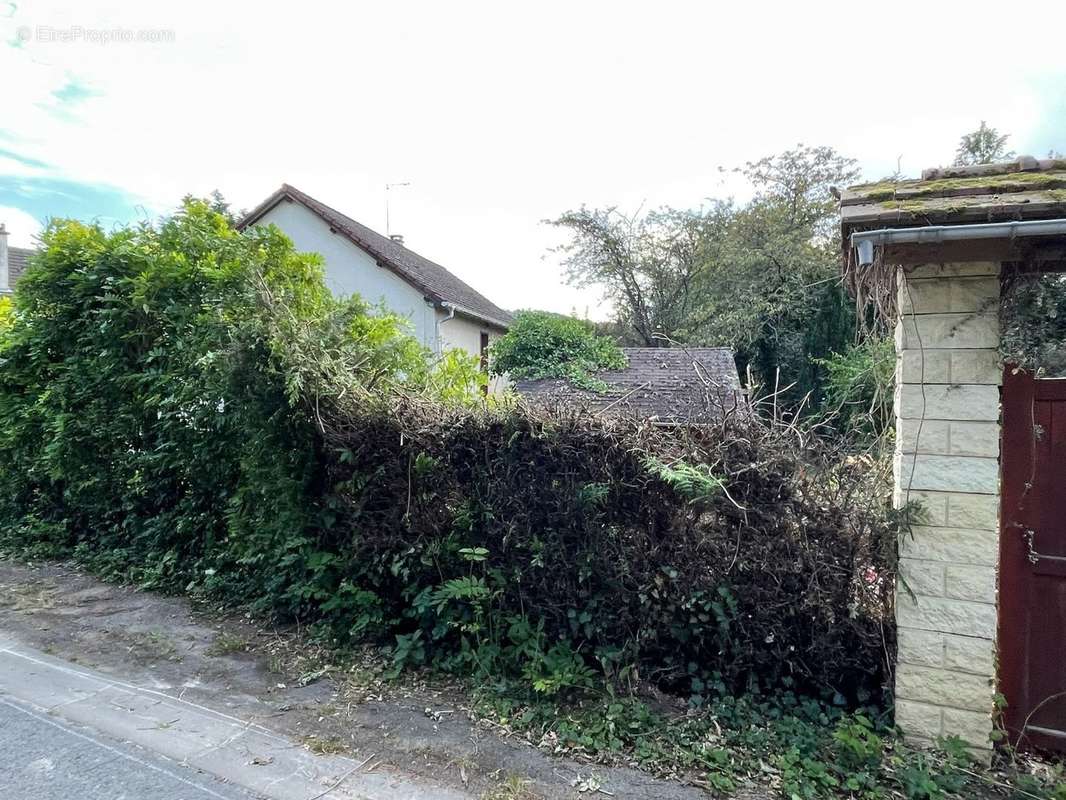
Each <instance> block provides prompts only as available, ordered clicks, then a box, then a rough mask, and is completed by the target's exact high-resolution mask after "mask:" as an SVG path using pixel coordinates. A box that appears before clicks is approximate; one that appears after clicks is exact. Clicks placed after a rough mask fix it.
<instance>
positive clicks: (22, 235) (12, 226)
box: [0, 206, 43, 247]
mask: <svg viewBox="0 0 1066 800" xmlns="http://www.w3.org/2000/svg"><path fill="white" fill-rule="evenodd" d="M0 222H2V223H4V226H5V227H6V228H7V231H8V240H7V243H8V244H9V245H11V246H12V247H36V246H37V240H36V237H37V236H38V235H39V234H40V232H41V230H42V229H43V226H42V224H41V220H39V219H37V218H36V217H34V216H33V215H32V214H28V213H26V212H25V211H23V210H22V209H21V208H13V207H12V206H0Z"/></svg>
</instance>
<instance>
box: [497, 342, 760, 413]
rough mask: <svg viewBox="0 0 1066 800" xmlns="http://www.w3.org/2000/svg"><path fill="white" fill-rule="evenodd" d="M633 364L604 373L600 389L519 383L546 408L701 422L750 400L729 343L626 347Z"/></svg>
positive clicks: (598, 375) (546, 380)
mask: <svg viewBox="0 0 1066 800" xmlns="http://www.w3.org/2000/svg"><path fill="white" fill-rule="evenodd" d="M622 350H623V352H624V353H625V355H626V358H627V360H628V361H629V365H628V366H627V367H626V368H625V369H621V370H609V371H604V372H598V373H596V374H595V377H596V378H598V379H600V380H601V381H603V382H604V383H606V384H607V390H606V391H605V392H603V393H597V392H592V391H588V390H586V389H581V388H579V387H576V386H574V385H573V384H572V383H570V382H569V381H566V380H562V379H557V378H543V379H540V380H521V381H518V382H516V384H515V390H516V391H517V392H518V393H519V394H521V395H522V396H523V397H525V398H526V399H527V400H528V401H529V402H531V403H533V404H535V405H537V406H541V407H545V408H562V407H569V408H572V407H575V406H576V407H580V408H585V409H588V410H589V411H593V412H597V413H605V414H610V415H617V416H625V417H633V418H639V419H653V420H656V421H660V422H687V423H691V422H700V421H709V420H712V419H717V418H720V417H721V416H722V415H723V414H724V413H726V412H728V411H730V410H732V409H734V408H736V407H737V406H739V405H742V404H744V403H745V402H746V401H745V399H744V391H743V389H742V388H741V386H740V378H739V376H738V375H737V367H736V362H735V361H734V360H733V351H732V350H730V349H729V348H726V347H692V348H680V347H678V348H665V347H624V348H622Z"/></svg>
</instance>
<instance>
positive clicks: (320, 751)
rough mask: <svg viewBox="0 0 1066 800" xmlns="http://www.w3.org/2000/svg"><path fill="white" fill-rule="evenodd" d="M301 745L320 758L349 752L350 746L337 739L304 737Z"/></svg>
mask: <svg viewBox="0 0 1066 800" xmlns="http://www.w3.org/2000/svg"><path fill="white" fill-rule="evenodd" d="M300 742H301V744H303V746H304V747H306V748H307V749H308V750H310V751H311V752H312V753H314V754H315V755H318V756H332V755H337V754H338V753H345V752H347V751H348V746H347V745H346V744H345V743H344V742H343V741H342V740H340V739H337V738H335V737H321V736H315V735H313V734H312V735H310V736H304V737H303V738H302V739H300Z"/></svg>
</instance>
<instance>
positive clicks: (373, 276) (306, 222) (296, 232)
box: [256, 201, 476, 352]
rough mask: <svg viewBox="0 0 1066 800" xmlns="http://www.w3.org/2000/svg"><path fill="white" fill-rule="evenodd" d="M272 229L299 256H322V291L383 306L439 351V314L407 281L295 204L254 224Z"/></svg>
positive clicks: (282, 205) (284, 205)
mask: <svg viewBox="0 0 1066 800" xmlns="http://www.w3.org/2000/svg"><path fill="white" fill-rule="evenodd" d="M271 223H273V224H274V225H277V226H278V227H279V228H281V230H282V231H284V232H285V235H286V236H288V237H289V238H290V239H292V242H293V244H294V245H295V246H296V249H297V250H299V251H301V252H312V253H320V254H321V255H322V258H323V259H324V260H325V269H326V285H327V286H329V288H330V291H332V292H333V293H334V294H335V295H337V296H339V297H344V296H348V295H352V294H358V295H359V296H360V297H362V298H363V299H364V300H367V301H368V302H371V303H381V304H383V305H384V306H385V307H386V308H388V309H389V310H391V311H393V312H395V313H397V314H400V315H402V316H404V317H407V318H408V319H409V320H410V321H411V328H412V333H414V335H415V336H417V337H418V339H419V340H420V341H421V342H422V343H423V344H424V345H425V346H426V347H428V348H430V349H431V350H433V351H434V352H436V351H437V344H438V342H437V325H436V323H437V318H438V312H437V309H436V308H434V306H433V305H432V303H429V302H427V301H426V300H425V298H424V297H423V296H422V293H421V292H419V291H418V290H417V289H415V288H414V287H413V286H411V285H410V284H409V283H407V281H405V280H403V279H402V278H400V277H399V276H398V275H396V273H394V272H392V271H391V270H389V269H387V268H385V267H380V266H378V264H377V262H376V261H375V260H374V258H373V256H370V255H368V254H367V253H366V252H365V251H364V250H362V249H360V248H358V247H356V246H355V245H354V244H352V243H351V242H350V241H348V240H347V239H345V238H344V237H343V236H340V235H338V234H335V233H330V230H329V225H327V224H326V223H325V222H324V221H323V220H322V219H321V218H320V217H318V216H317V215H315V214H313V213H312V212H310V211H308V210H307V209H306V208H305V207H304V206H302V205H300V204H299V203H291V202H285V201H282V202H280V203H278V204H277V205H276V206H274V207H273V208H272V209H270V211H268V212H267V213H266V214H264V215H263V216H262V217H261V218H260V219H259V220H258V221H257V222H256V224H257V225H269V224H271ZM474 352H476V349H475V351H474Z"/></svg>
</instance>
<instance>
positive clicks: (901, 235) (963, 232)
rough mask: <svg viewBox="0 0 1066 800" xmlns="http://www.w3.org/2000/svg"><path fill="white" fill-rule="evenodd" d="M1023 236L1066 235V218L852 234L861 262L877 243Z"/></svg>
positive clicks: (871, 254) (866, 263)
mask: <svg viewBox="0 0 1066 800" xmlns="http://www.w3.org/2000/svg"><path fill="white" fill-rule="evenodd" d="M1023 236H1066V219H1037V220H1026V221H1024V222H1017V221H1016V222H987V223H981V224H976V225H929V226H927V227H924V228H881V229H879V230H876V231H856V232H855V233H853V234H851V246H852V247H854V248H855V250H856V252H857V254H858V257H859V266H860V267H868V266H870V265H871V264H873V263H874V247H875V246H882V247H883V246H884V245H886V244H905V243H912V244H938V243H939V242H956V241H961V240H964V239H1014V238H1020V237H1023Z"/></svg>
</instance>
